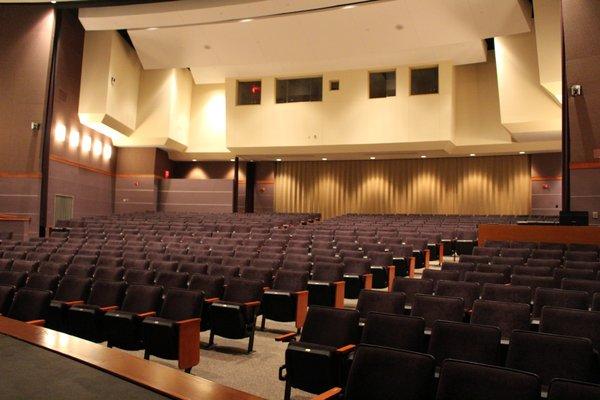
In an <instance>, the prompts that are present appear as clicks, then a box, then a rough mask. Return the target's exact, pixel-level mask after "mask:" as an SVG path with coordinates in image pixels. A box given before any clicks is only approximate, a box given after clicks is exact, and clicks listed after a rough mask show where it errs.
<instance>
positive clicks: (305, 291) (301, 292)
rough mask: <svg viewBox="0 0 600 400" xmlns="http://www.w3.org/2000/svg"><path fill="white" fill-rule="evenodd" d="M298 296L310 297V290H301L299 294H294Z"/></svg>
mask: <svg viewBox="0 0 600 400" xmlns="http://www.w3.org/2000/svg"><path fill="white" fill-rule="evenodd" d="M293 293H294V294H295V295H296V296H304V295H306V296H308V290H300V291H298V292H293Z"/></svg>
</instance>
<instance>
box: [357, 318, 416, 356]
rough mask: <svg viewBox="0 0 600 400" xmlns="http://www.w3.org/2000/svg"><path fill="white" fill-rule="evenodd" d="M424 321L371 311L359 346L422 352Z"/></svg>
mask: <svg viewBox="0 0 600 400" xmlns="http://www.w3.org/2000/svg"><path fill="white" fill-rule="evenodd" d="M424 332H425V320H424V319H423V318H421V317H413V316H409V315H398V314H388V313H381V312H375V311H371V312H369V313H368V315H367V323H366V324H365V327H364V328H363V331H362V336H361V339H360V343H361V344H371V345H376V346H383V347H391V348H395V349H400V350H410V351H423V346H424V343H425V334H424Z"/></svg>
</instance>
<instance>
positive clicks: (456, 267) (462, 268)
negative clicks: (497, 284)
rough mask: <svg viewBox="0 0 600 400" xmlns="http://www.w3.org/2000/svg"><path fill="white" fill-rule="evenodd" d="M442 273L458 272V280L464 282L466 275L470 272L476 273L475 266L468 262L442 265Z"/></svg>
mask: <svg viewBox="0 0 600 400" xmlns="http://www.w3.org/2000/svg"><path fill="white" fill-rule="evenodd" d="M486 265H487V264H486ZM442 271H458V272H459V276H458V280H461V281H463V280H464V279H465V274H466V273H467V272H468V271H475V264H474V263H467V262H464V263H457V262H449V261H447V262H445V263H443V264H442Z"/></svg>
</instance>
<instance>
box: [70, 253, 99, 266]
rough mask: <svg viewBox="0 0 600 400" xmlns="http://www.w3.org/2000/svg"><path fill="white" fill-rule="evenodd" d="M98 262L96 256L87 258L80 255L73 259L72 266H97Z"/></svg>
mask: <svg viewBox="0 0 600 400" xmlns="http://www.w3.org/2000/svg"><path fill="white" fill-rule="evenodd" d="M97 260H98V257H96V256H85V255H80V254H77V255H76V256H75V257H73V260H72V261H71V265H90V266H93V265H96V261H97Z"/></svg>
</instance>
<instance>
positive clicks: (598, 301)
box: [592, 293, 600, 311]
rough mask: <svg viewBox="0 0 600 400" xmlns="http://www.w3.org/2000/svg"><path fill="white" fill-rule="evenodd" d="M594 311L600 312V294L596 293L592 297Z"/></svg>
mask: <svg viewBox="0 0 600 400" xmlns="http://www.w3.org/2000/svg"><path fill="white" fill-rule="evenodd" d="M592 311H600V293H594V296H593V297H592Z"/></svg>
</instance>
